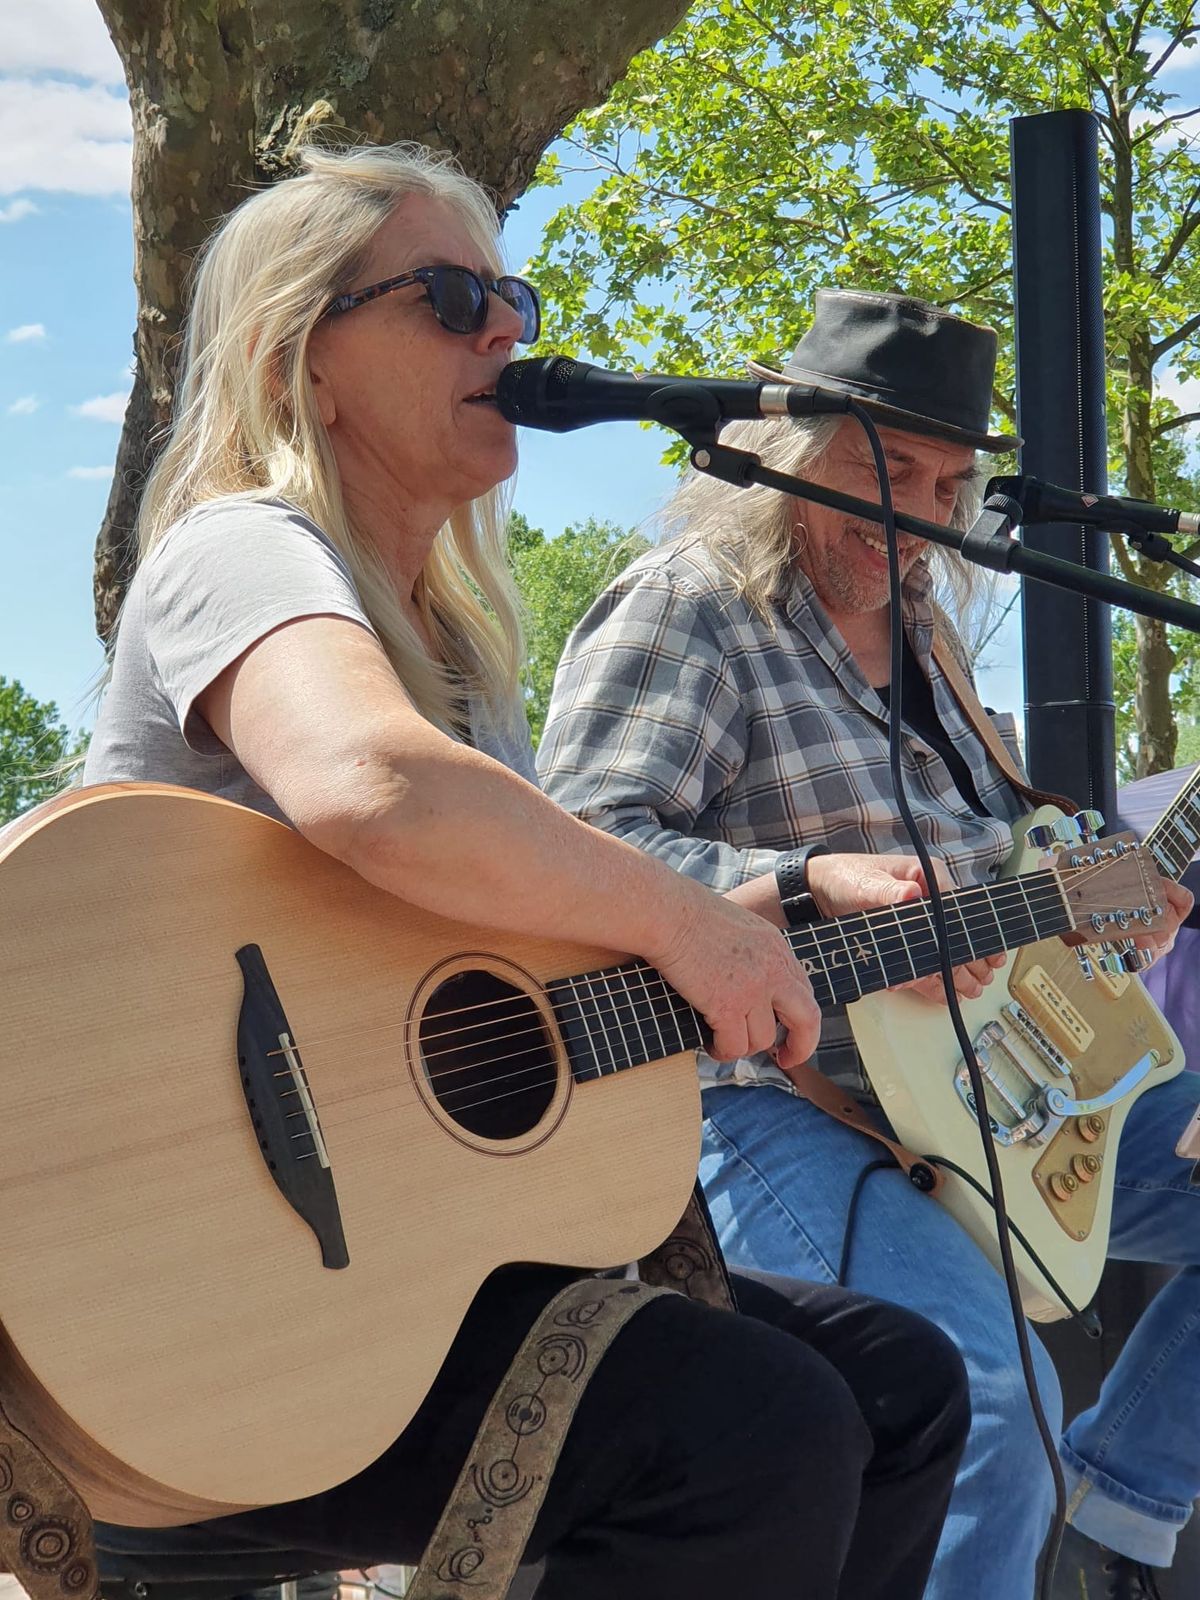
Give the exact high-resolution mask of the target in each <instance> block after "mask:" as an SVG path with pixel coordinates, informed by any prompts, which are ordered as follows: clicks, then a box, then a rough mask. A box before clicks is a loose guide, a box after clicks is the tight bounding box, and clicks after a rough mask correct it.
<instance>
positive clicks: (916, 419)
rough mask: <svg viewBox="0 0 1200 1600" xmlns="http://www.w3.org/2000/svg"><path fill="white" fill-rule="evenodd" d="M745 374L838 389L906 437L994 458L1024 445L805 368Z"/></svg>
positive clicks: (754, 366)
mask: <svg viewBox="0 0 1200 1600" xmlns="http://www.w3.org/2000/svg"><path fill="white" fill-rule="evenodd" d="M746 370H747V371H748V372H752V373H753V374H754V376H755V377H756V378H761V379H762V380H763V382H764V383H811V384H813V385H814V386H815V387H816V388H818V389H820V388H825V389H829V388H833V389H838V390H840V391H841V392H842V393H843V394H848V395H851V396H853V398H854V399H855V400H856V401H857V402H858V404H859V405H860V406H862V408H863V410H864V411H868V412H870V414H871V415H872V416H873V417H878V419H879V421H880V422H882V423H884V424H885V426H887V427H889V428H900V429H902V430H903V431H904V432H905V433H923V434H930V435H932V437H933V438H935V439H948V440H949V441H950V442H951V444H965V445H970V447H971V448H972V449H973V450H986V451H988V452H989V454H991V455H1007V454H1008V452H1009V451H1010V450H1016V449H1018V448H1019V446H1021V445H1022V444H1024V442H1025V441H1024V440H1023V439H1021V438H1018V437H1017V436H1016V435H1015V434H1007V433H972V432H971V430H970V429H969V428H956V427H954V425H953V424H952V423H949V422H939V421H938V420H937V418H936V417H923V416H920V415H919V414H918V413H917V412H915V411H902V410H901V409H900V407H899V406H889V405H888V404H887V403H886V402H885V401H883V400H877V399H876V398H875V397H874V395H871V394H867V393H865V392H864V391H862V390H861V387H860V385H859V384H856V383H847V382H846V380H845V379H844V378H835V377H833V376H831V374H829V373H827V372H807V371H805V370H804V369H803V368H793V370H792V371H791V372H776V371H775V370H774V368H772V367H764V366H763V365H762V363H761V362H759V361H747V362H746Z"/></svg>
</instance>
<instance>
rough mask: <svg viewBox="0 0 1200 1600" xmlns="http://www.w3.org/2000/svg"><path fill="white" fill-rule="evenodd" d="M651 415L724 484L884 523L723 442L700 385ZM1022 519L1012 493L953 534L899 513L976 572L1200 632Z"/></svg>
mask: <svg viewBox="0 0 1200 1600" xmlns="http://www.w3.org/2000/svg"><path fill="white" fill-rule="evenodd" d="M828 409H832V408H828ZM818 410H819V407H814V411H818ZM647 415H648V417H649V420H650V421H652V422H660V423H662V424H663V426H664V427H667V428H672V429H674V431H675V432H676V433H679V434H682V436H683V437H684V438H685V439H686V440H687V442H688V444H689V445H691V447H692V449H691V462H692V465H693V466H694V467H695V468H696V470H697V471H699V472H706V473H708V475H709V476H710V477H713V478H721V479H723V480H724V482H726V483H732V484H734V485H735V487H737V488H739V489H747V488H749V486H750V485H751V484H752V483H760V484H762V485H763V486H764V487H766V488H768V489H777V490H779V492H780V493H781V494H790V495H795V496H797V497H798V498H799V499H802V500H816V501H817V502H818V503H819V504H821V505H826V506H832V507H833V508H834V510H835V511H845V512H848V513H849V514H850V515H851V516H855V517H861V518H862V519H863V520H864V521H866V522H878V523H880V524H881V525H882V522H883V507H882V506H880V505H878V504H876V503H875V502H874V501H871V500H859V499H857V498H856V497H855V496H854V495H849V494H842V493H841V492H840V491H839V490H837V489H827V488H826V487H825V486H824V484H819V483H809V482H807V481H806V480H805V479H803V478H794V477H793V476H792V475H791V474H790V473H787V472H777V471H775V469H774V468H773V467H764V466H763V464H762V461H761V459H760V458H759V457H758V456H756V455H754V454H753V452H751V451H749V450H738V449H735V448H734V447H733V446H731V445H724V444H721V442H720V441H719V440H718V438H717V431H718V429H719V428H720V427H721V424H722V422H723V421H724V420H725V419H724V418H723V417H722V415H721V410H720V406H719V405H718V403H717V401H716V400H715V398H714V397H713V396H712V395H711V394H709V393H708V391H707V390H706V389H704V388H702V387H701V386H700V385H699V384H690V383H687V382H683V383H673V384H669V385H667V386H666V387H665V388H662V389H659V390H657V391H656V392H655V394H654V395H653V396H652V397H651V404H650V405H649V406H648V407H647ZM1021 516H1022V512H1021V507H1020V505H1019V504H1018V502H1017V501H1016V500H1014V499H1012V498H1011V497H1010V496H1008V495H1000V494H997V495H991V496H990V497H989V498H988V499H987V500H986V501H985V503H984V506H983V510H982V511H981V513H980V515H979V516H978V518H977V519H976V521H975V523H974V525H973V526H972V527H971V528H969V529H968V530H967V532H965V533H964V532H963V531H962V529H960V528H946V527H943V526H942V525H941V524H940V523H936V522H926V521H924V520H923V518H921V517H910V516H907V515H906V514H905V513H903V512H900V511H897V512H896V526H897V527H898V528H903V529H904V531H905V533H912V534H915V535H916V536H917V537H918V538H920V539H927V540H929V542H930V543H931V544H940V545H944V546H945V547H946V548H947V549H949V550H956V551H957V552H958V553H959V555H961V556H963V557H964V558H965V559H966V560H967V561H973V562H974V563H975V564H976V565H977V566H981V567H990V568H991V569H992V570H993V571H994V572H1018V573H1020V574H1021V576H1022V577H1025V578H1033V579H1034V580H1035V581H1036V582H1038V583H1049V584H1053V585H1054V587H1055V588H1058V589H1070V590H1071V591H1072V592H1074V593H1075V594H1085V595H1089V596H1090V597H1091V598H1092V599H1093V600H1100V601H1102V602H1103V603H1104V604H1105V605H1112V606H1121V607H1122V608H1123V609H1124V610H1126V611H1136V612H1138V613H1140V615H1142V616H1144V617H1156V618H1158V620H1159V621H1161V622H1166V623H1168V624H1169V625H1170V626H1171V627H1174V628H1185V629H1187V631H1188V632H1189V633H1196V634H1200V606H1196V605H1192V604H1191V603H1190V602H1188V601H1186V600H1179V599H1177V598H1176V597H1175V596H1174V595H1169V594H1159V593H1158V592H1157V591H1156V590H1154V589H1143V588H1142V587H1141V586H1140V585H1138V584H1133V583H1126V582H1125V581H1124V579H1122V578H1113V577H1110V576H1109V574H1108V573H1105V572H1093V571H1092V569H1091V568H1090V567H1081V566H1078V565H1077V564H1076V563H1075V562H1073V561H1061V560H1059V558H1058V557H1057V556H1047V555H1043V554H1042V553H1041V552H1040V551H1038V550H1029V549H1027V548H1026V547H1025V546H1024V545H1023V544H1021V542H1020V541H1019V540H1017V539H1013V538H1012V537H1011V534H1012V530H1013V528H1014V526H1016V525H1017V524H1018V523H1019V522H1020V521H1021Z"/></svg>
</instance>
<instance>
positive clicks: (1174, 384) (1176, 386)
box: [1154, 369, 1200, 411]
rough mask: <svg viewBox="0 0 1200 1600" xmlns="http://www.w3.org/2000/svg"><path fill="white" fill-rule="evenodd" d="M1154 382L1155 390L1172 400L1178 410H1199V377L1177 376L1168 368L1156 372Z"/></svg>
mask: <svg viewBox="0 0 1200 1600" xmlns="http://www.w3.org/2000/svg"><path fill="white" fill-rule="evenodd" d="M1154 382H1155V387H1156V389H1157V392H1158V393H1159V394H1160V395H1162V396H1163V397H1164V398H1165V399H1167V400H1172V401H1174V403H1175V404H1176V405H1177V406H1178V407H1179V409H1180V411H1200V378H1178V377H1176V375H1175V373H1174V372H1172V371H1170V369H1168V370H1167V371H1166V372H1156V373H1155V374H1154Z"/></svg>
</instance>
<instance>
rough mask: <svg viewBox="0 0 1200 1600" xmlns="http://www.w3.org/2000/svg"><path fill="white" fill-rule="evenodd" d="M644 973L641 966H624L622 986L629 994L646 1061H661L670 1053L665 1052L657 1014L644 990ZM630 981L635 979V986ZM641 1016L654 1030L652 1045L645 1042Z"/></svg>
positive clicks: (664, 1042) (664, 1040)
mask: <svg viewBox="0 0 1200 1600" xmlns="http://www.w3.org/2000/svg"><path fill="white" fill-rule="evenodd" d="M645 971H646V970H645V968H643V966H642V968H638V966H626V968H624V984H626V992H627V994H629V998H630V1005H632V1006H634V1016H635V1018H637V1032H638V1038H640V1040H642V1048H643V1050H645V1051H646V1061H662V1058H664V1056H667V1054H670V1051H669V1050H667V1042H666V1038H664V1037H662V1029H661V1027H659V1022H658V1013H656V1011H654V1006H653V1005H651V1000H650V994H648V990H646V979H645ZM632 979H637V984H634V981H632ZM638 1003H640V1010H638ZM643 1014H645V1016H646V1019H648V1021H650V1024H651V1027H653V1029H654V1035H653V1038H654V1042H653V1043H648V1042H646V1034H645V1030H643V1027H642V1016H643ZM656 1050H658V1054H656V1053H654V1051H656Z"/></svg>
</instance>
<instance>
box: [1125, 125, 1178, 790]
mask: <svg viewBox="0 0 1200 1600" xmlns="http://www.w3.org/2000/svg"><path fill="white" fill-rule="evenodd" d="M1133 193H1134V181H1133V151H1132V146H1131V144H1130V126H1129V115H1128V112H1127V111H1125V110H1124V109H1123V108H1122V109H1121V112H1120V114H1119V115H1118V116H1117V117H1115V118H1114V128H1113V263H1114V265H1115V267H1116V269H1117V271H1118V272H1122V273H1126V274H1128V275H1129V277H1130V278H1136V277H1137V276H1138V275H1139V272H1140V270H1141V269H1140V264H1139V262H1138V256H1137V242H1136V238H1135V234H1134V218H1133ZM1124 342H1125V349H1126V372H1127V376H1128V383H1127V385H1126V389H1125V398H1124V403H1123V405H1122V411H1121V446H1122V453H1123V455H1124V457H1125V493H1126V494H1127V495H1132V496H1133V498H1134V499H1136V500H1153V499H1154V458H1153V452H1152V444H1153V434H1152V432H1151V426H1150V399H1151V396H1152V395H1153V393H1154V358H1153V355H1152V352H1151V347H1150V344H1151V341H1150V328H1149V325H1148V324H1147V323H1142V324H1141V325H1140V326H1138V327H1135V328H1132V329H1131V330H1130V331H1129V332H1128V334H1127V335H1126V337H1125V341H1124ZM1166 574H1167V569H1166V568H1164V567H1163V566H1162V565H1161V564H1159V563H1155V562H1152V561H1147V560H1146V559H1145V558H1144V557H1140V556H1139V557H1138V560H1137V581H1138V582H1139V583H1141V584H1143V585H1144V586H1145V587H1146V588H1147V589H1157V590H1159V591H1160V592H1161V591H1162V590H1164V589H1166V587H1167V582H1168V579H1167V575H1166ZM1136 627H1137V689H1136V691H1135V699H1134V717H1135V721H1136V724H1137V776H1138V777H1139V778H1144V777H1146V776H1147V775H1148V774H1150V773H1152V772H1166V771H1168V770H1169V769H1170V768H1171V767H1173V766H1174V765H1175V743H1176V739H1177V737H1178V730H1177V728H1176V725H1175V713H1174V711H1173V710H1172V709H1171V672H1172V670H1173V669H1174V666H1175V652H1174V651H1173V650H1172V649H1171V646H1170V645H1169V644H1168V642H1167V627H1166V623H1164V622H1160V621H1158V620H1157V618H1154V617H1142V616H1139V617H1137V618H1136Z"/></svg>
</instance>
